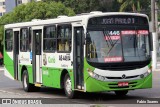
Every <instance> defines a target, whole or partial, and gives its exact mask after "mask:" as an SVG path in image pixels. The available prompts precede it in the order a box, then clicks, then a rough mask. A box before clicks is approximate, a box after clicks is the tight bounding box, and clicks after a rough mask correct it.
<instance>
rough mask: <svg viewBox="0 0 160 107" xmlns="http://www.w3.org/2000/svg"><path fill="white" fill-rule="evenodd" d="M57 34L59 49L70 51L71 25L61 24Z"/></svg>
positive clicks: (60, 50)
mask: <svg viewBox="0 0 160 107" xmlns="http://www.w3.org/2000/svg"><path fill="white" fill-rule="evenodd" d="M57 35H58V37H57V43H58V51H59V52H70V51H71V37H72V30H71V25H59V26H58V32H57Z"/></svg>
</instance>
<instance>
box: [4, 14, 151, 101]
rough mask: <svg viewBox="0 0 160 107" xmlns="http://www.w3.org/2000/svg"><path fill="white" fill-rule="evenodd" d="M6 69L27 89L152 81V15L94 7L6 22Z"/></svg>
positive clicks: (95, 88) (123, 90) (71, 93)
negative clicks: (75, 12)
mask: <svg viewBox="0 0 160 107" xmlns="http://www.w3.org/2000/svg"><path fill="white" fill-rule="evenodd" d="M4 42H5V45H4V65H5V66H4V69H5V70H4V71H5V75H6V76H8V77H9V78H11V79H13V80H19V81H22V84H23V88H24V90H25V91H27V92H29V91H36V90H38V89H39V88H40V87H53V88H59V89H64V90H65V94H66V96H67V97H69V98H73V97H75V96H76V92H77V91H81V92H107V91H114V92H115V94H117V95H121V96H123V95H126V94H127V92H128V91H129V90H135V89H146V88H151V87H152V70H151V68H152V67H151V50H152V48H151V42H152V41H151V37H150V32H149V20H148V17H147V16H146V15H144V14H138V13H119V12H113V13H111V12H110V13H103V12H98V11H95V12H90V13H86V14H79V15H77V16H72V17H68V16H58V17H57V18H55V19H47V20H38V19H35V20H32V21H31V22H23V23H15V24H8V25H5V36H4Z"/></svg>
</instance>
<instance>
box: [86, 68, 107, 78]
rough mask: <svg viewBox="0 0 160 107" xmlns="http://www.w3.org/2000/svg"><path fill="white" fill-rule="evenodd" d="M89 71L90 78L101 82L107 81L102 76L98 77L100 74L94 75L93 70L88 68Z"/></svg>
mask: <svg viewBox="0 0 160 107" xmlns="http://www.w3.org/2000/svg"><path fill="white" fill-rule="evenodd" d="M87 71H88V74H89V76H91V77H92V78H95V79H97V80H100V81H104V80H105V77H104V76H101V75H98V74H96V73H94V72H93V71H92V70H91V69H89V68H88V69H87Z"/></svg>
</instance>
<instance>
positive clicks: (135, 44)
mask: <svg viewBox="0 0 160 107" xmlns="http://www.w3.org/2000/svg"><path fill="white" fill-rule="evenodd" d="M86 47H87V48H86V49H87V59H88V61H90V62H97V63H116V62H137V61H146V60H148V59H149V58H150V48H149V31H148V30H145V29H141V30H114V31H111V30H104V29H101V30H88V31H87V45H86Z"/></svg>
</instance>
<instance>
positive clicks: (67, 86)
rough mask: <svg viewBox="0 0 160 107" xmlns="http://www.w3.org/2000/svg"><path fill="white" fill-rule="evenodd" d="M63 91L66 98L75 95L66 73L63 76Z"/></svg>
mask: <svg viewBox="0 0 160 107" xmlns="http://www.w3.org/2000/svg"><path fill="white" fill-rule="evenodd" d="M64 91H65V94H66V96H67V97H68V98H74V97H75V91H74V90H72V82H71V78H70V77H69V74H68V73H67V74H66V75H65V77H64Z"/></svg>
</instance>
